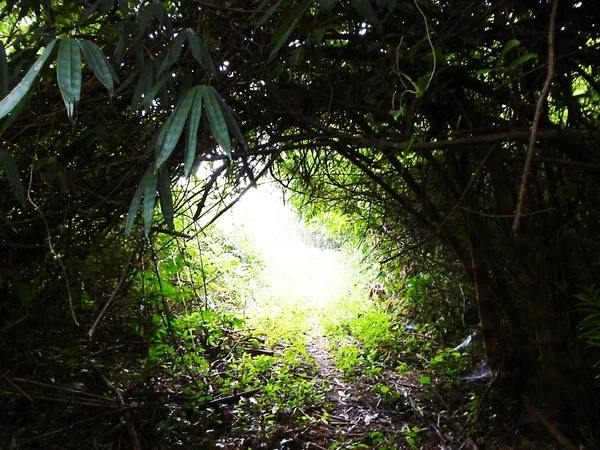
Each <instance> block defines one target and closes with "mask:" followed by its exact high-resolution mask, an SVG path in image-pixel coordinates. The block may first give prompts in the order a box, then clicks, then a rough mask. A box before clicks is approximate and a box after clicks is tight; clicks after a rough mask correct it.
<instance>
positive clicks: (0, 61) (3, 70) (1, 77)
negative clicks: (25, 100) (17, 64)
mask: <svg viewBox="0 0 600 450" xmlns="http://www.w3.org/2000/svg"><path fill="white" fill-rule="evenodd" d="M7 93H8V60H7V59H6V50H5V49H4V44H3V43H2V41H0V96H2V97H4V96H5V95H6V94H7Z"/></svg>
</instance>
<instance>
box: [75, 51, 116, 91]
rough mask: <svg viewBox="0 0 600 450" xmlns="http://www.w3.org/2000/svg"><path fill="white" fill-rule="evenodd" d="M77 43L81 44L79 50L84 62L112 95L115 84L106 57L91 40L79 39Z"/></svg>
mask: <svg viewBox="0 0 600 450" xmlns="http://www.w3.org/2000/svg"><path fill="white" fill-rule="evenodd" d="M79 43H80V44H81V50H83V56H84V57H85V60H86V62H87V63H88V65H89V66H90V68H91V69H92V71H93V72H94V75H96V78H98V80H99V81H100V83H102V84H103V85H104V87H106V90H107V91H108V95H109V96H110V97H112V96H113V94H114V92H115V85H114V81H113V75H112V71H111V69H110V65H109V64H108V59H107V58H106V56H104V53H102V51H101V50H100V48H99V47H98V46H97V45H96V44H94V43H93V42H90V41H86V40H81V41H79Z"/></svg>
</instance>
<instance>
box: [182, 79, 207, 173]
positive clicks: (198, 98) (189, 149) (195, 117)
mask: <svg viewBox="0 0 600 450" xmlns="http://www.w3.org/2000/svg"><path fill="white" fill-rule="evenodd" d="M201 117H202V94H201V92H200V90H199V88H195V89H194V102H193V103H192V108H191V110H190V117H189V119H188V124H187V139H186V141H185V157H184V163H183V174H184V175H185V176H186V177H188V176H189V175H190V172H191V171H192V166H193V165H194V158H195V157H196V142H197V139H198V126H199V125H200V118H201Z"/></svg>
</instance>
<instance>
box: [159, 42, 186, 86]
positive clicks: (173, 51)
mask: <svg viewBox="0 0 600 450" xmlns="http://www.w3.org/2000/svg"><path fill="white" fill-rule="evenodd" d="M185 40H186V34H185V33H183V32H181V33H179V34H178V35H177V37H176V38H175V39H174V40H173V43H172V44H171V46H170V47H169V50H168V51H167V55H166V56H165V59H163V61H162V63H161V64H160V66H159V68H158V72H157V73H156V77H157V78H160V76H161V75H162V74H163V72H164V71H165V70H168V69H169V67H171V66H172V65H173V64H175V63H176V62H177V60H178V59H179V57H180V56H181V51H182V50H183V43H184V42H185Z"/></svg>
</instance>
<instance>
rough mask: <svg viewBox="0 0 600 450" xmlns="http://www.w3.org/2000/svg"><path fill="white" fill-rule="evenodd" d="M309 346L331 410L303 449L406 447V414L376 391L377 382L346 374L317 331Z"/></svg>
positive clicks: (325, 340)
mask: <svg viewBox="0 0 600 450" xmlns="http://www.w3.org/2000/svg"><path fill="white" fill-rule="evenodd" d="M306 349H307V352H308V354H309V355H310V356H311V357H312V358H313V359H314V360H315V363H316V365H317V368H318V369H317V370H318V377H319V378H321V379H322V380H324V381H325V383H326V392H327V403H328V405H329V408H330V409H329V411H328V412H329V417H328V420H327V421H326V423H324V424H322V425H321V426H319V427H317V428H314V429H312V430H311V433H310V434H309V436H305V438H307V437H310V441H306V442H305V444H306V445H305V446H303V448H306V449H314V448H318V449H329V448H340V449H342V448H344V449H345V448H404V446H403V445H401V443H406V441H405V438H404V435H403V433H402V430H403V429H405V430H406V429H408V424H407V422H406V421H405V420H404V416H405V415H406V414H405V413H403V412H400V411H393V410H392V409H390V408H389V405H386V404H385V403H384V402H383V401H382V398H381V395H380V394H379V393H377V392H373V390H372V388H373V386H374V384H375V383H373V382H370V383H369V382H367V381H366V380H364V379H362V378H358V379H353V380H349V379H347V378H346V377H344V374H343V373H342V372H341V371H340V370H339V369H337V368H336V366H335V362H334V361H333V359H332V356H331V353H330V345H329V342H328V340H327V338H326V337H324V336H322V335H319V333H315V335H314V336H313V338H312V340H311V341H310V342H309V343H308V345H307V347H306ZM388 381H389V380H388ZM360 444H362V446H359V445H360ZM334 445H338V446H337V447H332V446H334Z"/></svg>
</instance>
